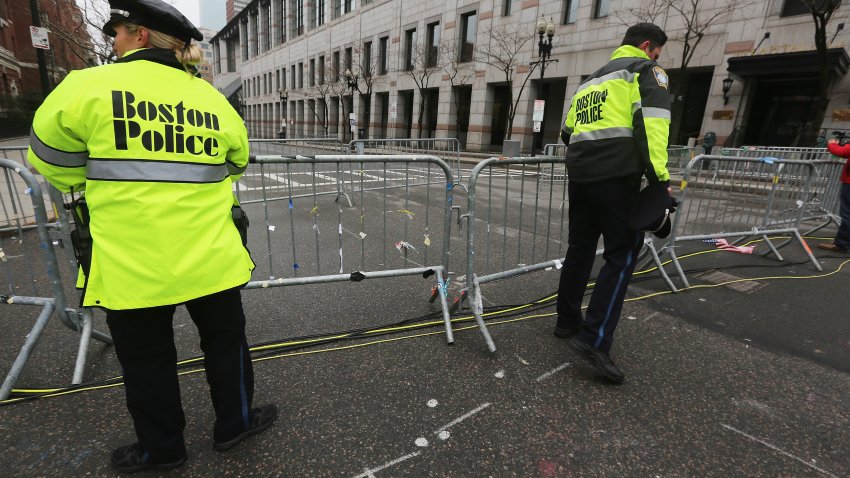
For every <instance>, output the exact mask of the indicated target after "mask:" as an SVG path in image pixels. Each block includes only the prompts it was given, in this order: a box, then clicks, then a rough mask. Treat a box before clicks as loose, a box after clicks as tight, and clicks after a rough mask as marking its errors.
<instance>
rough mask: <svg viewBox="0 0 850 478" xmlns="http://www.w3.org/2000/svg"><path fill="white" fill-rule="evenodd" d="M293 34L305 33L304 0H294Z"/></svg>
mask: <svg viewBox="0 0 850 478" xmlns="http://www.w3.org/2000/svg"><path fill="white" fill-rule="evenodd" d="M291 11H292V34H293V35H294V36H298V35H303V34H304V0H292V9H291Z"/></svg>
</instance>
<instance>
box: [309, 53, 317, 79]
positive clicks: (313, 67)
mask: <svg viewBox="0 0 850 478" xmlns="http://www.w3.org/2000/svg"><path fill="white" fill-rule="evenodd" d="M310 86H316V60H314V59H312V58H310Z"/></svg>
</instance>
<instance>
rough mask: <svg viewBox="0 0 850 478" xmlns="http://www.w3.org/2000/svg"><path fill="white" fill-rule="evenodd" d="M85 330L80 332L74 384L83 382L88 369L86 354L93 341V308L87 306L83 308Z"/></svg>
mask: <svg viewBox="0 0 850 478" xmlns="http://www.w3.org/2000/svg"><path fill="white" fill-rule="evenodd" d="M82 315H83V330H82V333H81V334H80V347H79V349H78V351H77V363H76V365H75V366H74V378H73V379H72V380H71V383H73V384H74V385H77V384H80V383H83V374H84V373H85V369H86V356H87V355H88V351H89V343H90V342H91V336H92V330H93V326H94V323H93V322H94V321H93V320H92V315H91V309H90V308H88V307H86V308H84V309H83V314H82Z"/></svg>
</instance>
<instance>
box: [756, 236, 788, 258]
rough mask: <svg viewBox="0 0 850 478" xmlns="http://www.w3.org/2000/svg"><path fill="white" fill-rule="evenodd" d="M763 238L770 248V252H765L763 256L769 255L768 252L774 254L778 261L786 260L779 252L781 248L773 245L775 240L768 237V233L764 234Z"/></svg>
mask: <svg viewBox="0 0 850 478" xmlns="http://www.w3.org/2000/svg"><path fill="white" fill-rule="evenodd" d="M761 239H762V240H763V241H764V243H765V244H767V248H768V249H770V252H765V253H764V254H762V256H764V257H767V256H768V254H773V257H774V258H776V260H777V261H780V262H781V261H784V260H785V259H783V258H782V255H781V254H780V253H779V250H778V249H777V248H776V246H774V245H773V242H772V241H771V240H770V238H769V237H767V234H764V235H762V236H761Z"/></svg>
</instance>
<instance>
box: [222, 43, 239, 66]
mask: <svg viewBox="0 0 850 478" xmlns="http://www.w3.org/2000/svg"><path fill="white" fill-rule="evenodd" d="M237 42H238V40H237V39H236V38H228V39H227V40H225V42H224V48H225V49H226V50H227V52H226V53H227V71H236V46H237Z"/></svg>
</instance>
